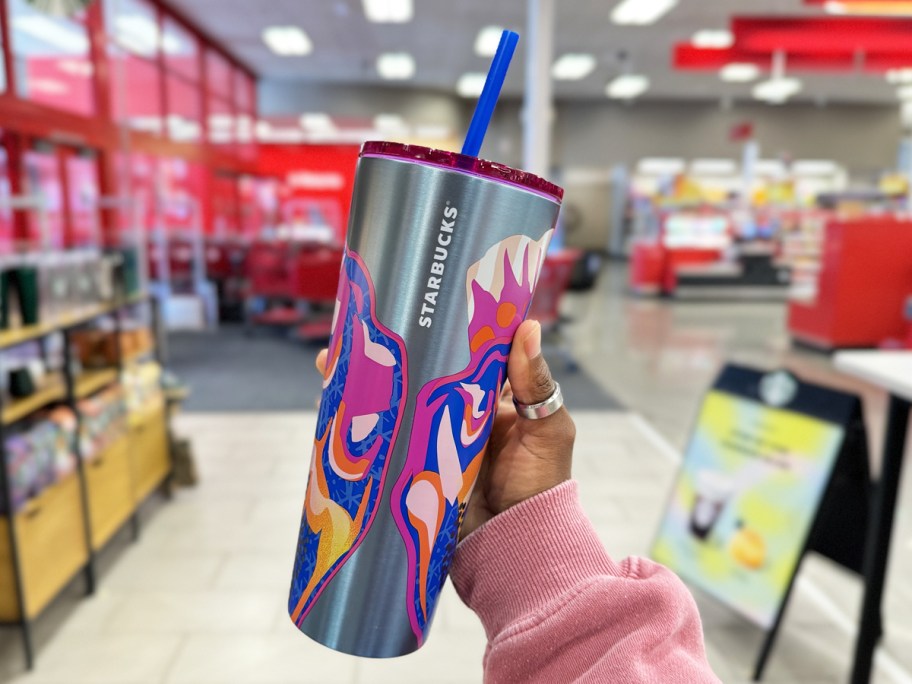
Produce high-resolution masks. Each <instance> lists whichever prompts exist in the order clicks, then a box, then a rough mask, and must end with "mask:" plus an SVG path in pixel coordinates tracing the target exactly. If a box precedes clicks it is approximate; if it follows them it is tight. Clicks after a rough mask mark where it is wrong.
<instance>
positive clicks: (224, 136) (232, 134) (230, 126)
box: [208, 95, 237, 145]
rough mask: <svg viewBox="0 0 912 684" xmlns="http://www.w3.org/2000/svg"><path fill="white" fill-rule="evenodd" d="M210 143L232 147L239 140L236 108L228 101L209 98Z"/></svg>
mask: <svg viewBox="0 0 912 684" xmlns="http://www.w3.org/2000/svg"><path fill="white" fill-rule="evenodd" d="M208 123H209V142H211V143H212V144H213V145H231V144H233V143H234V141H235V139H236V138H237V123H236V119H235V116H234V108H233V107H232V106H231V103H230V102H228V101H227V100H223V99H222V98H220V97H213V96H211V95H210V96H209V122H208Z"/></svg>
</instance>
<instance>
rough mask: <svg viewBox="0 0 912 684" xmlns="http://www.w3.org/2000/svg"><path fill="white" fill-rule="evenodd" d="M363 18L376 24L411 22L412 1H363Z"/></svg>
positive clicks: (413, 9) (412, 13)
mask: <svg viewBox="0 0 912 684" xmlns="http://www.w3.org/2000/svg"><path fill="white" fill-rule="evenodd" d="M363 2H364V16H366V17H367V18H368V20H369V21H374V22H377V23H378V24H402V23H405V22H407V21H411V20H412V16H413V15H414V13H415V8H414V7H413V6H412V0H363Z"/></svg>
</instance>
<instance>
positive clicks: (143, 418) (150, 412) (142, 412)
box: [127, 394, 165, 428]
mask: <svg viewBox="0 0 912 684" xmlns="http://www.w3.org/2000/svg"><path fill="white" fill-rule="evenodd" d="M164 410H165V397H164V394H162V395H160V396H158V397H156V398H155V399H152V400H150V401H147V402H146V405H145V406H142V407H140V408H137V409H134V410H132V411H130V413H129V415H128V416H127V422H128V423H129V425H130V428H142V427H144V426H146V425H147V424H148V423H150V422H153V421H155V420H157V419H158V418H159V417H160V416H161V413H162V412H163V411H164Z"/></svg>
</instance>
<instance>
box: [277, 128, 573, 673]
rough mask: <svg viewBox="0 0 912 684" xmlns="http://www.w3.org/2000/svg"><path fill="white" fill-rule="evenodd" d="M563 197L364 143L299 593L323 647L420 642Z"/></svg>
mask: <svg viewBox="0 0 912 684" xmlns="http://www.w3.org/2000/svg"><path fill="white" fill-rule="evenodd" d="M562 194H563V191H562V190H561V189H560V188H558V187H557V186H555V185H552V184H551V183H548V182H547V181H544V180H542V179H541V178H538V177H536V176H532V175H531V174H527V173H524V172H522V171H518V170H515V169H511V168H508V167H505V166H503V165H500V164H495V163H492V162H486V161H483V160H479V159H476V158H474V157H466V156H463V155H460V154H455V153H452V152H444V151H440V150H431V149H428V148H424V147H417V146H409V145H399V144H396V143H386V142H371V143H366V144H365V145H364V147H363V149H362V152H361V159H360V160H359V162H358V171H357V178H356V181H355V188H354V196H353V199H352V208H351V219H350V223H349V229H348V240H347V246H346V252H345V259H344V262H343V265H342V275H341V280H340V283H339V291H338V298H337V302H336V311H335V316H334V320H333V334H332V339H331V341H330V344H329V360H328V364H327V370H326V375H325V378H324V381H323V397H322V401H321V404H320V411H319V416H318V421H317V434H316V438H315V441H314V451H313V459H312V462H311V470H310V477H309V480H308V484H307V492H306V498H305V502H304V513H303V517H302V520H301V531H300V535H299V539H298V549H297V554H296V557H295V564H294V574H293V577H292V583H291V592H290V597H289V602H288V609H289V614H290V615H291V618H292V620H293V622H294V623H295V625H297V626H298V628H300V630H301V631H302V632H304V633H305V634H307V635H308V636H310V637H312V638H313V639H315V640H316V641H318V642H320V643H322V644H325V645H326V646H329V647H330V648H333V649H336V650H338V651H343V652H345V653H350V654H354V655H359V656H368V657H375V658H386V657H394V656H400V655H404V654H406V653H410V652H412V651H414V650H416V649H417V648H419V647H420V646H421V644H422V643H423V642H424V640H425V638H426V637H427V633H428V629H429V628H430V625H431V621H432V619H433V616H434V608H435V606H436V604H437V600H438V597H439V595H440V591H441V589H442V588H443V584H444V582H445V580H446V576H447V572H448V570H449V567H450V562H451V560H452V557H453V551H454V549H455V547H456V542H457V539H458V535H459V527H460V524H461V522H462V519H463V516H464V513H465V508H466V504H467V501H468V498H469V496H470V494H471V492H472V488H473V487H474V485H475V480H476V478H477V476H478V472H479V469H480V467H481V462H482V459H483V458H484V453H485V447H486V444H487V441H488V436H489V434H490V430H491V426H492V422H493V419H494V412H495V409H496V407H497V403H498V398H499V396H500V391H501V387H502V385H503V383H504V381H505V376H506V360H507V356H508V355H509V352H510V345H511V342H512V338H513V333H514V332H515V331H516V328H517V327H518V326H519V324H520V323H521V322H522V321H523V319H524V317H525V316H526V314H527V312H528V309H529V305H530V303H531V300H532V294H533V292H534V290H535V285H536V282H537V280H538V275H539V273H540V271H541V267H542V263H543V262H544V259H545V253H546V251H547V248H548V242H549V240H550V238H551V235H552V232H553V230H554V227H555V224H556V222H557V215H558V211H559V209H560V201H561V197H562Z"/></svg>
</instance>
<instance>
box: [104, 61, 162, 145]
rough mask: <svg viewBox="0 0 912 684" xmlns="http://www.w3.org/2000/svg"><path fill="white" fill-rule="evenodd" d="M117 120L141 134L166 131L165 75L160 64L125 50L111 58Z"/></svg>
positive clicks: (112, 85) (114, 106)
mask: <svg viewBox="0 0 912 684" xmlns="http://www.w3.org/2000/svg"><path fill="white" fill-rule="evenodd" d="M111 64H112V69H113V72H114V78H112V79H111V90H112V93H111V100H112V106H113V111H114V118H115V119H116V120H117V121H118V123H122V124H125V125H127V126H129V127H130V128H132V129H133V130H137V131H147V132H149V133H159V134H160V133H161V132H162V127H163V126H162V123H163V122H162V96H161V72H160V70H159V68H158V64H156V63H155V62H151V61H149V60H147V59H143V58H142V57H137V56H136V55H132V54H130V53H128V52H123V51H122V50H114V51H113V54H112V58H111Z"/></svg>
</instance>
